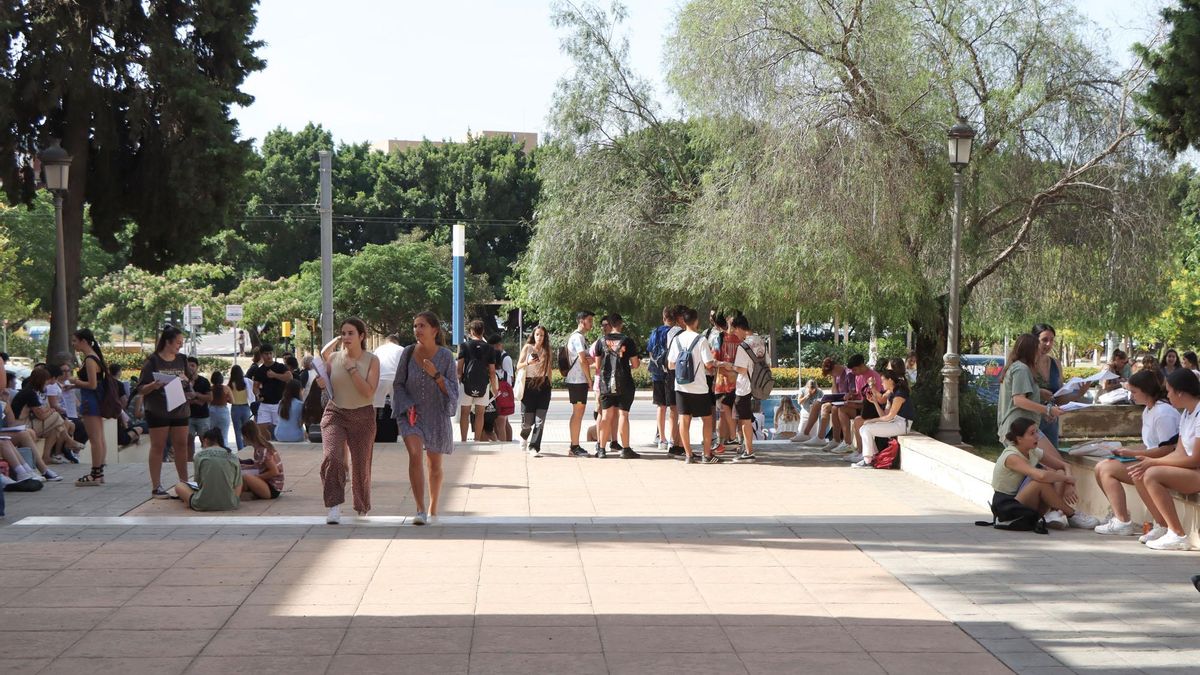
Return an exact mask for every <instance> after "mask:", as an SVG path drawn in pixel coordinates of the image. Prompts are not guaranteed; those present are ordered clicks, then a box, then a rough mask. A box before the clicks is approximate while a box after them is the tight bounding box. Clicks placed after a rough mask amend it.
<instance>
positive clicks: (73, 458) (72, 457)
mask: <svg viewBox="0 0 1200 675" xmlns="http://www.w3.org/2000/svg"><path fill="white" fill-rule="evenodd" d="M62 456H63V459H65V460H67V461H68V462H70V463H72V464H78V463H79V458H78V457H76V456H75V453H73V452H71V451H70V450H63V454H62Z"/></svg>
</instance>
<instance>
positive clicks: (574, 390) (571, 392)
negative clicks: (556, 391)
mask: <svg viewBox="0 0 1200 675" xmlns="http://www.w3.org/2000/svg"><path fill="white" fill-rule="evenodd" d="M588 389H589V387H588V386H587V384H584V383H580V384H572V383H570V382H568V383H567V395H568V396H569V397H570V399H571V405H584V404H586V403H587V400H588Z"/></svg>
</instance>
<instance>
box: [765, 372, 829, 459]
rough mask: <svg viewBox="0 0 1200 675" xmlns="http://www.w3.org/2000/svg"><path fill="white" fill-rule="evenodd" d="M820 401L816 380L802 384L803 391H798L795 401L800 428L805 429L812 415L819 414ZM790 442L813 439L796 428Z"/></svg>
mask: <svg viewBox="0 0 1200 675" xmlns="http://www.w3.org/2000/svg"><path fill="white" fill-rule="evenodd" d="M820 400H821V389H820V387H818V386H817V381H816V380H813V379H810V380H809V381H808V382H806V383H805V384H804V389H802V390H801V391H800V395H799V396H798V397H797V399H796V408H797V409H798V412H799V415H800V426H802V427H807V426H808V424H807V422H808V421H809V420H811V419H812V418H813V416H814V415H819V414H820V412H819V410H820V403H819V401H820ZM776 414H778V413H776ZM790 440H791V441H792V442H793V443H807V442H809V441H811V440H813V437H812V436H809V435H808V434H806V433H804V432H803V431H800V430H799V427H797V430H796V433H795V434H793V435H792V437H791V438H790ZM823 443H824V441H822V444H823Z"/></svg>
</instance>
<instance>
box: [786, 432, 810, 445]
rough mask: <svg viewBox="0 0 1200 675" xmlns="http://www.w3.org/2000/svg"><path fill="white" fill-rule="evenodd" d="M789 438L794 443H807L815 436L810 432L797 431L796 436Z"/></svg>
mask: <svg viewBox="0 0 1200 675" xmlns="http://www.w3.org/2000/svg"><path fill="white" fill-rule="evenodd" d="M788 440H789V441H791V442H792V443H807V442H809V441H811V440H813V437H812V436H809V435H808V434H801V433H797V434H795V435H794V436H792V437H791V438H789V439H788Z"/></svg>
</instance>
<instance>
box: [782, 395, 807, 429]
mask: <svg viewBox="0 0 1200 675" xmlns="http://www.w3.org/2000/svg"><path fill="white" fill-rule="evenodd" d="M803 395H804V394H803V393H801V396H803ZM801 420H802V418H801V416H800V410H799V409H797V408H796V404H795V403H792V398H791V397H790V396H784V397H783V398H781V399H779V407H778V408H776V409H775V438H779V439H791V438H794V437H795V435H796V433H797V432H798V431H800V422H801Z"/></svg>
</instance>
